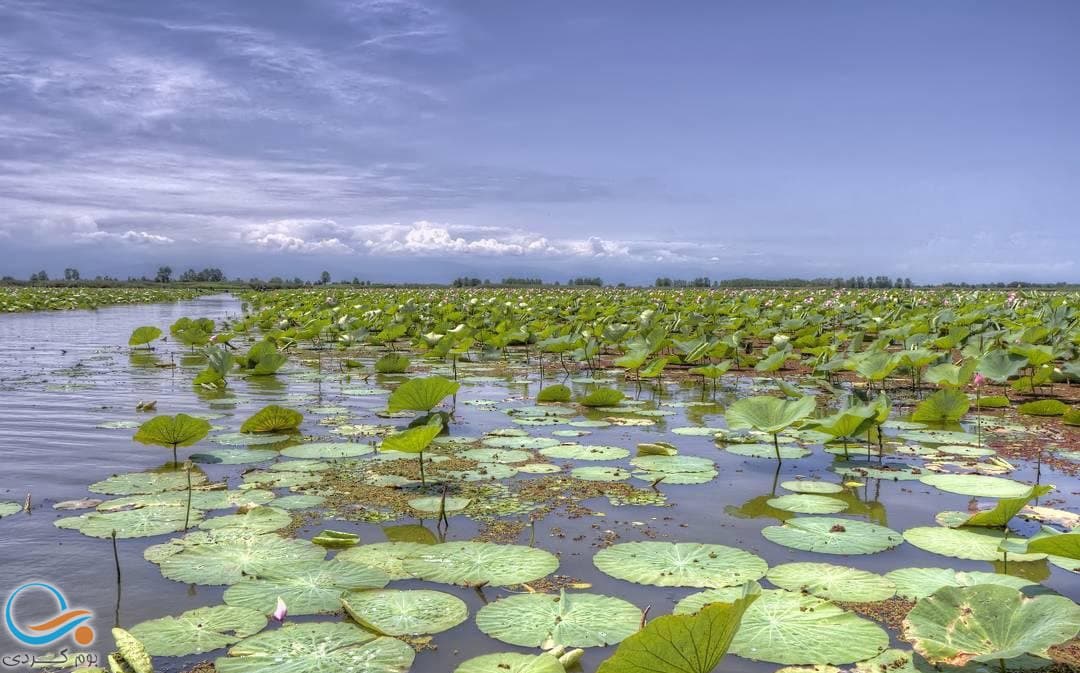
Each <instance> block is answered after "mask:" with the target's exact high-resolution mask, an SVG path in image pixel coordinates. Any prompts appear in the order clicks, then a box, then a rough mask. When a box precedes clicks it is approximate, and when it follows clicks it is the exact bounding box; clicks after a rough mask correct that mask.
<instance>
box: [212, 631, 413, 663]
mask: <svg viewBox="0 0 1080 673" xmlns="http://www.w3.org/2000/svg"><path fill="white" fill-rule="evenodd" d="M415 656H416V654H415V653H414V652H413V649H412V648H411V647H409V646H408V645H406V644H405V643H403V642H402V641H400V640H398V639H396V638H388V637H386V636H377V635H375V634H374V633H371V632H369V631H365V630H364V629H361V628H360V627H358V626H354V625H352V624H347V623H344V622H315V623H304V624H290V625H288V626H285V627H284V628H281V629H275V630H273V631H267V632H265V633H260V634H258V635H256V636H252V637H251V638H247V639H246V640H242V641H240V642H239V643H237V644H236V645H234V646H233V647H232V649H230V650H229V656H228V657H220V658H218V659H217V660H216V661H214V668H215V669H217V672H218V673H405V672H406V671H408V670H409V668H410V667H411V666H412V662H413V658H414V657H415Z"/></svg>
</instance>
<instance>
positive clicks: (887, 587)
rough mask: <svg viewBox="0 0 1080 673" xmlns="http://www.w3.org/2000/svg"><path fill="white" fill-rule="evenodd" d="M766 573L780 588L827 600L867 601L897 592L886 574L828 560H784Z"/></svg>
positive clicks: (883, 597)
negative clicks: (813, 561) (826, 561)
mask: <svg viewBox="0 0 1080 673" xmlns="http://www.w3.org/2000/svg"><path fill="white" fill-rule="evenodd" d="M765 577H766V579H768V580H769V581H770V582H772V583H773V584H775V585H776V586H778V587H780V588H781V589H787V590H789V591H797V592H804V593H808V594H810V595H811V596H817V597H818V598H824V599H826V600H830V601H843V602H850V603H869V602H873V601H883V600H885V599H888V598H892V597H893V595H895V594H896V585H895V584H893V582H892V580H890V579H888V578H886V577H882V576H881V575H878V574H876V573H872V572H867V571H866V570H859V569H857V568H849V567H847V566H838V565H833V564H831V563H785V564H783V565H778V566H776V567H774V568H770V569H769V572H768V574H767V575H765Z"/></svg>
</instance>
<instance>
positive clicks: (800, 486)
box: [780, 479, 844, 495]
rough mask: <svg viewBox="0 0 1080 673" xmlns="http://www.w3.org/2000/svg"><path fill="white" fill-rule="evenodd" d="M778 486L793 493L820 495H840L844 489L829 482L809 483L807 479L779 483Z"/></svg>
mask: <svg viewBox="0 0 1080 673" xmlns="http://www.w3.org/2000/svg"><path fill="white" fill-rule="evenodd" d="M780 486H781V487H783V488H786V489H787V490H789V491H794V492H795V493H816V494H820V495H827V494H830V493H840V492H842V491H843V490H844V487H843V485H841V484H835V483H833V482H831V481H811V480H809V479H806V480H803V479H800V480H797V481H785V482H783V483H781V484H780Z"/></svg>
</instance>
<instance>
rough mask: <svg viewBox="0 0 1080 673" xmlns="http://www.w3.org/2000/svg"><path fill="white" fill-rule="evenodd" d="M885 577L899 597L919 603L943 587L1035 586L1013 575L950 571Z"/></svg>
mask: <svg viewBox="0 0 1080 673" xmlns="http://www.w3.org/2000/svg"><path fill="white" fill-rule="evenodd" d="M885 578H886V579H888V580H891V581H892V582H893V583H894V584H896V593H897V595H898V596H900V597H901V598H907V599H909V600H919V599H920V598H926V597H927V596H929V595H930V594H932V593H934V592H935V591H937V590H938V589H940V588H942V587H970V586H975V585H976V584H1000V585H1002V586H1007V587H1012V588H1013V589H1025V588H1027V587H1031V586H1036V584H1035V583H1034V582H1032V581H1030V580H1026V579H1024V578H1023V577H1014V576H1012V575H1002V574H999V573H984V572H959V571H956V570H953V569H952V568H900V569H898V570H893V571H891V572H888V573H885Z"/></svg>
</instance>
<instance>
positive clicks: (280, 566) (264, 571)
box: [161, 533, 326, 585]
mask: <svg viewBox="0 0 1080 673" xmlns="http://www.w3.org/2000/svg"><path fill="white" fill-rule="evenodd" d="M325 556H326V550H325V549H323V548H322V547H319V546H317V545H314V544H312V543H311V542H310V541H308V540H299V539H291V538H282V537H279V536H278V535H275V534H273V533H268V534H264V535H254V536H251V537H240V536H237V537H232V538H228V537H227V538H224V539H221V540H219V541H215V542H212V543H209V544H202V545H195V546H192V547H188V548H183V549H182V550H181V551H180V552H178V553H175V554H172V555H171V556H168V557H167V558H164V559H162V560H161V574H162V575H164V576H165V577H167V578H168V579H171V580H176V581H177V582H184V583H185V584H207V585H215V584H236V583H237V582H239V581H241V580H244V579H246V578H248V577H251V576H255V577H259V576H275V575H284V574H286V573H287V572H288V569H289V568H291V567H294V566H295V565H296V564H298V563H302V562H305V561H321V560H322V559H323V558H324V557H325Z"/></svg>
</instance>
